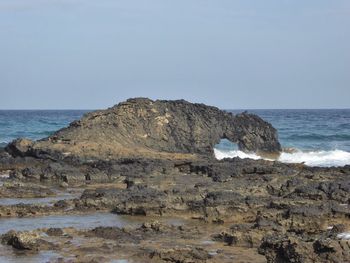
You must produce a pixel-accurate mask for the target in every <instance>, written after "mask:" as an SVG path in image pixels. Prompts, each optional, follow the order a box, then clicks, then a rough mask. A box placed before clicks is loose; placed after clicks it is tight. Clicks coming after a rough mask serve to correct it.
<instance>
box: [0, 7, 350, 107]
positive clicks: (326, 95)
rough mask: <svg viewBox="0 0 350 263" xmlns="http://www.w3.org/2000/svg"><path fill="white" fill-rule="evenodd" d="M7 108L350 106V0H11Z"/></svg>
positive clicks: (5, 62) (2, 30) (0, 78)
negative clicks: (162, 103)
mask: <svg viewBox="0 0 350 263" xmlns="http://www.w3.org/2000/svg"><path fill="white" fill-rule="evenodd" d="M0 91H1V94H0V108H2V109H60V108H65V109H80V108H83V109H96V108H105V107H108V106H111V105H114V104H116V103H117V102H120V101H122V100H125V99H126V98H129V97H139V96H143V97H151V98H154V99H156V98H161V99H178V98H184V99H187V100H190V101H195V102H204V103H207V104H211V105H216V106H218V107H221V108H349V107H350V1H349V0H307V1H302V0H275V1H270V0H256V1H251V0H0Z"/></svg>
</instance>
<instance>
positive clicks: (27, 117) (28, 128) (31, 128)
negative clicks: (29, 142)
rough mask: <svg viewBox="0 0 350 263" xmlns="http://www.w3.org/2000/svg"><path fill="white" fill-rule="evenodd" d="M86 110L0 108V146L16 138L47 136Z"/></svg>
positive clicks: (36, 138) (34, 138) (78, 117)
mask: <svg viewBox="0 0 350 263" xmlns="http://www.w3.org/2000/svg"><path fill="white" fill-rule="evenodd" d="M86 112H88V111H87V110H0V146H4V145H6V144H7V143H9V142H10V141H12V140H14V139H16V138H22V137H25V138H29V139H33V140H38V139H42V138H44V137H47V136H49V135H51V134H52V133H54V132H55V131H57V130H58V129H61V128H63V127H65V126H67V125H68V124H69V123H70V122H72V121H74V120H77V119H80V118H81V117H82V116H83V114H84V113H86Z"/></svg>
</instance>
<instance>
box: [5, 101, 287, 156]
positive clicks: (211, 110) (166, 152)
mask: <svg viewBox="0 0 350 263" xmlns="http://www.w3.org/2000/svg"><path fill="white" fill-rule="evenodd" d="M223 138H226V139H228V140H230V141H232V142H234V143H237V144H238V147H239V148H240V149H241V150H243V151H253V152H258V153H261V154H263V153H269V154H270V153H278V152H279V151H280V150H281V146H280V144H279V142H278V139H277V133H276V130H275V129H274V128H273V127H272V126H271V125H270V124H269V123H267V122H265V121H263V120H262V119H261V118H259V117H258V116H256V115H253V114H248V113H242V114H238V115H233V114H232V113H228V112H225V111H222V110H219V109H218V108H215V107H210V106H206V105H204V104H193V103H189V102H187V101H184V100H177V101H164V100H156V101H152V100H150V99H144V98H137V99H129V100H127V101H126V102H122V103H120V104H118V105H116V106H114V107H112V108H109V109H107V110H100V111H95V112H91V113H88V114H86V115H85V116H84V117H83V118H82V119H81V120H79V121H75V122H73V123H71V124H70V125H69V127H67V128H64V129H61V130H59V131H58V132H56V133H55V134H54V135H52V136H50V137H48V138H46V139H43V140H41V141H37V142H32V141H28V140H18V141H15V142H13V143H12V144H10V145H9V146H8V147H7V151H8V152H10V153H11V154H12V155H14V156H34V157H39V158H53V159H57V158H59V159H62V158H64V157H67V156H79V158H82V157H86V158H91V159H103V160H105V159H117V158H125V157H147V158H155V157H156V158H159V157H166V158H175V159H183V158H189V159H192V158H195V157H196V156H198V155H205V156H213V147H214V145H215V144H217V143H218V142H219V141H220V139H223Z"/></svg>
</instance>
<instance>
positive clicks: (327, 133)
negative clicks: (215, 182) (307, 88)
mask: <svg viewBox="0 0 350 263" xmlns="http://www.w3.org/2000/svg"><path fill="white" fill-rule="evenodd" d="M231 112H233V113H239V112H242V111H241V110H231ZM248 112H250V113H254V114H257V115H259V116H260V117H261V118H263V119H264V120H266V121H268V122H270V123H271V124H272V125H273V126H274V127H275V128H276V129H277V131H278V136H279V141H280V142H281V144H282V147H283V148H284V151H283V152H282V154H281V156H280V157H279V161H281V162H286V163H294V162H296V163H301V162H304V163H305V164H306V165H309V166H343V165H347V164H350V109H332V110H248ZM215 155H216V157H217V158H218V159H222V158H226V157H228V158H232V157H241V158H253V159H260V158H261V157H260V156H257V155H256V154H254V153H244V152H241V151H239V150H237V148H236V147H235V145H232V143H230V142H229V141H227V140H222V141H221V143H220V144H219V145H217V146H216V149H215Z"/></svg>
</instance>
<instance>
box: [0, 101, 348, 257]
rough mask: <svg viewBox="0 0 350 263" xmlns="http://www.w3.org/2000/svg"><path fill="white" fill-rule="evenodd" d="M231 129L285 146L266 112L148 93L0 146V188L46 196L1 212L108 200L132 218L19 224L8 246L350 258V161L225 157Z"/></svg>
mask: <svg viewBox="0 0 350 263" xmlns="http://www.w3.org/2000/svg"><path fill="white" fill-rule="evenodd" d="M222 138H227V139H230V140H231V141H232V142H235V143H237V144H238V146H239V147H240V149H241V150H244V151H254V152H258V153H259V154H267V155H275V154H278V152H279V151H280V150H281V146H280V144H279V142H278V139H277V133H276V130H275V129H274V128H273V127H272V126H271V125H270V124H268V123H266V122H264V121H263V120H261V119H260V118H259V117H257V116H255V115H251V114H247V113H244V114H241V115H232V114H228V113H226V112H223V111H220V110H219V109H217V108H214V107H209V106H205V105H202V104H191V103H188V102H185V101H151V100H148V99H131V100H128V101H126V102H124V103H121V104H119V105H116V106H114V107H112V108H110V109H107V110H105V111H97V112H94V113H89V114H87V115H85V116H84V117H83V118H82V119H81V120H80V121H77V122H74V123H72V124H71V125H70V126H69V127H67V128H65V129H62V130H60V131H58V132H56V133H55V134H54V135H52V136H50V137H48V138H46V139H43V140H40V141H36V142H33V141H30V140H26V139H19V140H16V141H14V142H12V143H10V144H9V145H7V146H6V147H5V149H2V150H1V151H0V174H1V177H0V180H1V185H0V196H1V198H9V199H11V198H12V199H14V198H16V199H20V198H22V199H23V200H26V199H28V198H32V199H33V200H34V201H33V202H32V203H30V202H29V203H28V202H27V203H20V201H19V203H17V204H14V203H11V204H6V203H5V204H1V203H0V221H1V224H3V225H6V224H8V225H11V224H13V223H11V222H13V221H11V220H15V219H21V218H24V219H30V218H34V219H35V218H40V217H44V216H53V215H59V216H62V217H61V219H62V218H64V217H67V218H69V217H71V216H77V218H79V219H80V220H81V221H82V222H84V217H85V218H86V216H87V215H91V213H100V212H104V213H113V214H115V216H116V217H123V218H124V221H125V224H123V225H118V226H117V225H104V223H103V220H102V221H101V222H100V224H99V225H98V226H93V225H90V226H89V225H85V226H82V227H80V226H79V227H74V226H71V227H68V226H67V227H66V226H64V227H46V226H45V225H43V226H40V227H38V228H37V229H32V228H31V229H30V230H26V229H24V230H18V229H13V230H12V231H5V232H4V233H0V234H1V235H2V236H1V243H2V244H3V248H4V247H13V248H14V251H15V252H16V251H17V252H18V251H22V252H21V253H24V254H25V255H26V256H27V257H30V256H31V255H33V254H40V253H42V252H43V251H50V252H54V255H52V256H51V257H50V258H47V259H45V261H50V262H300V263H301V262H305V263H308V262H350V240H349V239H350V234H349V235H348V234H347V233H348V232H349V231H350V209H349V208H350V207H349V205H350V166H344V167H332V168H319V167H308V166H305V165H303V164H283V163H279V162H276V161H275V162H274V161H265V160H250V159H239V158H233V159H223V160H216V159H215V157H214V155H213V147H214V145H215V144H216V143H218V141H219V140H220V139H222ZM65 193H66V194H67V195H64V194H65ZM62 195H64V196H65V197H62V198H60V196H62ZM49 197H51V198H52V197H57V198H53V199H49V201H47V199H46V200H45V202H40V200H41V199H43V198H49ZM32 199H31V200H32ZM35 199H37V200H38V201H39V202H35ZM62 220H64V219H62ZM174 222H175V223H174ZM4 229H7V228H5V227H4ZM7 230H8V229H7ZM2 251H3V250H2V249H0V261H1V260H2V261H4V260H5V259H6V258H5V259H2V258H1V252H2ZM15 252H14V253H15ZM17 252H16V253H17ZM113 260H114V261H113ZM122 260H124V261H122ZM125 260H127V261H125ZM45 261H44V262H45Z"/></svg>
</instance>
